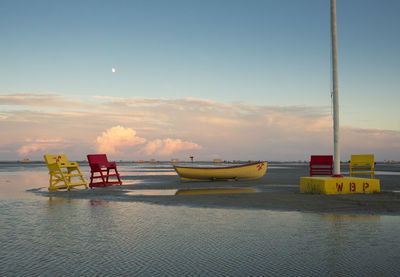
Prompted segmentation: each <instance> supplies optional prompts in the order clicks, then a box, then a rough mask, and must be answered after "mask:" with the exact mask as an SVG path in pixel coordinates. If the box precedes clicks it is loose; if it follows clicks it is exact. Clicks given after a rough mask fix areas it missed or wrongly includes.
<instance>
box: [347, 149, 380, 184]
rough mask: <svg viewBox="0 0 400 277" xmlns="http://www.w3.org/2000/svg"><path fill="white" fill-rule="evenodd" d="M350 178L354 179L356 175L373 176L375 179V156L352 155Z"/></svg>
mask: <svg viewBox="0 0 400 277" xmlns="http://www.w3.org/2000/svg"><path fill="white" fill-rule="evenodd" d="M349 168H350V177H354V175H355V174H367V175H371V178H372V179H374V178H375V172H374V170H375V162H374V155H373V154H369V155H351V160H350V164H349Z"/></svg>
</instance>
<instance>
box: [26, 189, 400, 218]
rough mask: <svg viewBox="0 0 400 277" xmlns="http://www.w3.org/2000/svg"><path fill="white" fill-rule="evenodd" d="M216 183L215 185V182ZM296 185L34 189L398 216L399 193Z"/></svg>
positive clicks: (73, 195)
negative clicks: (307, 190)
mask: <svg viewBox="0 0 400 277" xmlns="http://www.w3.org/2000/svg"><path fill="white" fill-rule="evenodd" d="M215 183H217V186H216V184H215ZM196 188H197V189H199V188H201V189H207V188H211V189H215V188H255V189H256V190H257V192H253V193H227V194H225V193H224V194H201V195H162V194H161V195H156V194H153V195H131V194H130V193H132V192H138V191H140V190H145V191H152V190H154V191H155V193H157V191H158V192H162V191H168V190H180V189H196ZM298 191H299V186H295V185H293V186H292V185H286V186H284V185H271V184H256V182H255V181H252V182H251V183H250V182H247V183H246V184H244V183H242V184H240V182H230V181H219V182H195V184H193V182H191V183H179V182H172V183H169V184H162V185H160V184H154V185H149V184H147V185H143V184H142V185H122V186H110V187H105V188H94V189H88V190H76V191H69V192H68V191H57V192H47V191H38V190H36V191H33V190H31V192H34V193H38V194H40V195H42V196H47V197H61V198H70V199H86V200H94V201H121V202H141V203H147V204H155V205H166V206H187V207H200V208H228V209H261V210H271V211H285V212H310V213H324V214H368V215H400V193H396V192H385V191H383V192H379V193H373V194H342V195H340V194H338V195H324V194H300V193H299V192H298Z"/></svg>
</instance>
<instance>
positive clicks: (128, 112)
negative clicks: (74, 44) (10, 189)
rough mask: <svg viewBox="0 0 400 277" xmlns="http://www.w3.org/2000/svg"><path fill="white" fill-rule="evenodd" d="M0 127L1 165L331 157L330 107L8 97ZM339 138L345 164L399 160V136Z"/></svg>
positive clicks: (346, 132)
mask: <svg viewBox="0 0 400 277" xmlns="http://www.w3.org/2000/svg"><path fill="white" fill-rule="evenodd" d="M94 107H95V108H94ZM49 126H51V127H49ZM0 128H2V130H7V136H2V137H1V138H0V155H1V158H0V159H2V160H7V159H11V160H17V159H21V158H24V157H29V158H30V159H42V156H43V154H47V153H49V152H51V153H55V152H57V151H59V152H60V151H63V152H65V153H66V154H68V156H71V159H85V157H86V154H88V153H93V152H98V153H100V152H102V153H107V154H109V155H111V156H112V158H113V159H118V160H119V159H122V160H139V159H146V160H147V159H150V158H155V159H158V160H169V159H170V158H171V157H172V156H173V157H177V158H179V159H181V160H189V155H194V156H195V157H196V159H197V160H212V159H213V158H214V157H215V156H218V157H220V158H221V159H223V160H233V159H235V160H236V159H241V160H308V159H309V156H310V155H311V154H331V153H333V135H332V116H331V113H330V107H307V106H288V107H279V106H263V105H249V104H245V103H230V104H227V103H217V102H213V101H210V100H208V99H195V98H183V99H163V98H115V97H108V96H107V97H104V96H97V97H94V98H93V99H92V100H91V101H83V100H79V99H70V98H67V97H64V96H60V95H54V94H23V95H20V94H10V95H2V96H1V101H0ZM340 136H341V153H342V160H348V159H349V157H350V155H351V154H367V153H374V154H375V156H376V159H377V160H385V159H387V160H389V159H392V160H396V159H397V160H398V159H399V156H400V131H399V130H381V129H362V128H358V127H356V126H341V129H340Z"/></svg>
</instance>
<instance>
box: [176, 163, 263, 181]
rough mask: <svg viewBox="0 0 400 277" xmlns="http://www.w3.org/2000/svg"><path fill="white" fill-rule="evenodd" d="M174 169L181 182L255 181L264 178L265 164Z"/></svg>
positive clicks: (180, 167) (179, 167)
mask: <svg viewBox="0 0 400 277" xmlns="http://www.w3.org/2000/svg"><path fill="white" fill-rule="evenodd" d="M174 169H175V171H176V172H177V173H178V175H179V177H180V178H181V179H182V180H224V179H235V180H239V179H256V178H261V177H262V176H264V174H265V172H266V171H267V162H258V163H251V164H244V165H238V166H229V167H185V166H174Z"/></svg>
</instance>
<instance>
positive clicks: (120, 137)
mask: <svg viewBox="0 0 400 277" xmlns="http://www.w3.org/2000/svg"><path fill="white" fill-rule="evenodd" d="M145 142H146V139H145V138H141V137H138V136H136V131H135V130H133V129H131V128H124V127H122V126H115V127H112V128H110V129H108V130H107V131H106V132H103V133H102V135H101V136H99V137H97V139H96V143H97V146H96V150H97V151H98V152H99V153H107V154H118V153H121V151H122V150H123V149H125V148H129V147H132V146H135V145H139V144H143V143H145Z"/></svg>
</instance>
